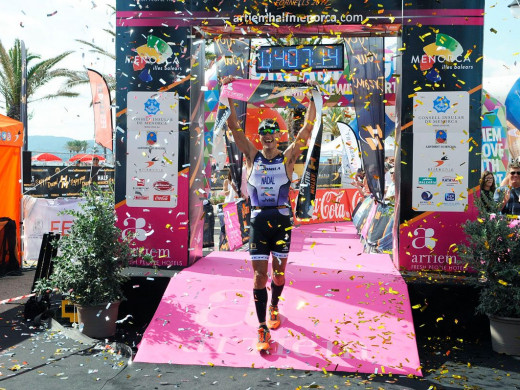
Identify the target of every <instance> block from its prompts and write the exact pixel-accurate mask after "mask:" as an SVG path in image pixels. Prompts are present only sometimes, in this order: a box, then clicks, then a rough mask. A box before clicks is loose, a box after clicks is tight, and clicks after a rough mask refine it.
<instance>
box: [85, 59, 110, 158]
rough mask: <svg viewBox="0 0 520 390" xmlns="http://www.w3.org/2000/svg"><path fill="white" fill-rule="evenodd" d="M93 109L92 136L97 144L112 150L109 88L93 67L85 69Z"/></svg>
mask: <svg viewBox="0 0 520 390" xmlns="http://www.w3.org/2000/svg"><path fill="white" fill-rule="evenodd" d="M87 74H88V78H89V80H90V90H91V92H92V108H93V109H94V126H95V128H94V138H95V141H96V143H97V144H99V145H101V146H103V147H105V148H107V149H109V150H112V144H113V142H112V132H113V129H112V110H111V101H110V100H111V99H110V90H109V89H108V85H107V82H106V80H105V78H104V77H103V76H102V75H101V74H100V73H98V72H96V71H95V70H93V69H87Z"/></svg>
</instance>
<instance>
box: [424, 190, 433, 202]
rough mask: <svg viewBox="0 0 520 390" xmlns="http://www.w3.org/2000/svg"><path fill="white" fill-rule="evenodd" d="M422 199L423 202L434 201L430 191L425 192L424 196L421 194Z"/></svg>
mask: <svg viewBox="0 0 520 390" xmlns="http://www.w3.org/2000/svg"><path fill="white" fill-rule="evenodd" d="M421 198H422V199H423V200H432V198H433V194H432V193H431V192H430V191H424V192H423V193H422V194H421Z"/></svg>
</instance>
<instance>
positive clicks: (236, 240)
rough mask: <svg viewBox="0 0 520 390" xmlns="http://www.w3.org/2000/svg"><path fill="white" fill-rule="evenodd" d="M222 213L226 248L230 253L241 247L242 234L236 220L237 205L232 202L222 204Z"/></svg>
mask: <svg viewBox="0 0 520 390" xmlns="http://www.w3.org/2000/svg"><path fill="white" fill-rule="evenodd" d="M222 213H223V214H224V224H225V225H226V238H227V243H228V248H229V250H230V251H234V250H235V249H237V248H240V247H241V246H242V233H241V230H240V222H239V220H238V210H237V205H236V204H235V203H234V202H232V203H224V204H223V205H222Z"/></svg>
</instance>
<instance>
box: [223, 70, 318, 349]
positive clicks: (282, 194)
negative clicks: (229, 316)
mask: <svg viewBox="0 0 520 390" xmlns="http://www.w3.org/2000/svg"><path fill="white" fill-rule="evenodd" d="M233 80H234V78H233V77H232V76H227V77H224V78H223V79H222V85H225V84H228V83H230V82H231V81H233ZM314 84H315V82H314ZM229 106H230V111H231V113H230V116H229V118H228V120H227V125H228V127H229V129H230V130H231V132H232V134H233V139H234V141H235V143H236V145H237V147H238V149H239V150H240V151H241V152H242V153H243V154H244V155H245V157H246V168H247V187H248V191H249V196H250V199H251V209H252V211H251V223H250V230H249V253H250V255H251V262H252V264H253V270H254V279H253V296H254V300H255V307H256V314H257V316H258V321H259V323H260V325H259V328H258V343H257V349H258V350H259V351H261V350H267V349H269V341H270V339H271V334H270V332H269V329H276V328H278V327H279V326H280V315H279V312H278V301H279V298H280V295H281V294H282V290H283V287H284V285H285V267H286V265H287V257H288V255H289V248H290V244H291V228H292V212H291V209H290V204H289V188H290V185H291V180H290V178H291V177H292V173H293V170H294V164H295V162H296V160H297V159H298V157H299V156H300V154H301V153H302V150H303V148H304V147H306V145H307V140H308V139H309V137H310V135H311V132H312V128H313V127H314V121H315V119H316V107H315V105H314V101H313V100H312V99H311V102H310V105H309V107H308V109H307V113H306V115H305V122H304V124H303V127H302V128H301V130H300V131H299V132H298V135H297V136H296V139H295V141H294V142H293V143H291V144H290V145H289V146H288V147H287V149H286V150H285V152H282V151H281V150H280V149H278V141H279V139H280V135H281V134H280V127H279V126H278V123H277V122H276V121H275V120H272V119H266V120H263V121H262V122H261V123H260V125H259V127H258V133H259V135H260V142H261V144H262V150H258V149H257V148H256V147H255V145H254V144H253V143H252V142H251V141H250V140H249V139H248V138H247V137H246V135H245V132H244V130H243V129H241V128H240V126H239V123H238V118H237V113H236V110H235V105H234V102H233V101H232V100H231V99H229ZM269 255H272V257H273V261H272V280H271V294H272V295H271V304H270V306H269V319H268V320H267V321H266V314H267V301H268V296H267V288H266V285H267V280H268V275H267V272H268V267H269Z"/></svg>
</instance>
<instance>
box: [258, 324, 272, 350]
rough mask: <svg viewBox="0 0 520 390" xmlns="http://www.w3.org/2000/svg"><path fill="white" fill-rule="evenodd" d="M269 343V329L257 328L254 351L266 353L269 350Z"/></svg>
mask: <svg viewBox="0 0 520 390" xmlns="http://www.w3.org/2000/svg"><path fill="white" fill-rule="evenodd" d="M269 341H271V332H269V329H266V328H264V327H263V326H261V327H260V328H258V342H257V343H256V349H257V350H258V351H267V350H268V349H269Z"/></svg>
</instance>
